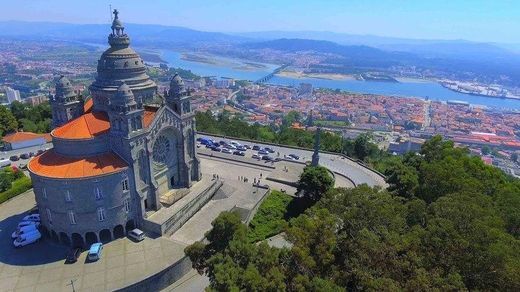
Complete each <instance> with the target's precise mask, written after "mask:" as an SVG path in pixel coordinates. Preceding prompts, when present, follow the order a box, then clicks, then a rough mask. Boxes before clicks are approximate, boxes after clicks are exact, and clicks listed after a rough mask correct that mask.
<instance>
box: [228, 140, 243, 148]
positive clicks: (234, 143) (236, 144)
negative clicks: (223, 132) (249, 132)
mask: <svg viewBox="0 0 520 292" xmlns="http://www.w3.org/2000/svg"><path fill="white" fill-rule="evenodd" d="M229 144H231V145H235V146H236V147H238V146H242V144H240V143H238V142H237V141H231V142H229Z"/></svg>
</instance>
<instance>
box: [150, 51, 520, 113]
mask: <svg viewBox="0 0 520 292" xmlns="http://www.w3.org/2000/svg"><path fill="white" fill-rule="evenodd" d="M160 54H161V58H162V59H164V60H165V61H167V62H168V66H170V67H180V68H183V69H188V70H191V71H192V72H193V73H195V74H197V75H200V76H213V77H217V78H234V79H242V80H252V81H255V80H258V79H260V78H262V77H264V76H266V75H268V74H269V73H271V72H272V71H273V70H274V69H275V68H277V67H279V65H274V64H264V63H256V64H259V65H262V66H248V64H250V63H254V62H251V61H245V60H239V59H233V58H224V57H217V56H210V57H209V58H210V59H211V60H212V62H207V63H203V62H197V61H192V60H185V59H182V53H180V52H177V51H171V50H162V51H160ZM399 81H400V82H399V83H394V82H377V81H358V80H351V79H346V80H330V79H321V78H291V77H282V76H274V77H273V78H272V79H270V80H269V81H268V82H267V83H268V84H275V85H284V86H294V87H298V86H299V84H300V83H310V84H312V85H313V86H314V87H315V88H329V89H340V90H344V91H349V92H354V93H365V94H379V95H386V96H395V97H409V98H421V99H429V100H432V101H443V102H446V101H462V102H467V103H469V104H471V105H476V106H485V107H489V108H496V109H505V110H520V100H515V99H505V98H493V97H485V96H476V95H470V94H464V93H460V92H455V91H452V90H449V89H447V88H444V87H443V86H442V85H440V84H439V83H437V82H434V81H428V80H422V79H421V80H416V79H401V80H399Z"/></svg>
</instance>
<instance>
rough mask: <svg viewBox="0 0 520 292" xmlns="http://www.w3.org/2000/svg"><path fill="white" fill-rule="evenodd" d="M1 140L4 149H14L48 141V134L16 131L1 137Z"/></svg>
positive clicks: (38, 144)
mask: <svg viewBox="0 0 520 292" xmlns="http://www.w3.org/2000/svg"><path fill="white" fill-rule="evenodd" d="M2 142H3V143H4V149H5V150H16V149H22V148H27V147H32V146H40V145H43V144H45V143H48V142H50V136H49V135H48V134H36V133H32V132H16V133H11V134H8V135H5V136H4V137H3V138H2Z"/></svg>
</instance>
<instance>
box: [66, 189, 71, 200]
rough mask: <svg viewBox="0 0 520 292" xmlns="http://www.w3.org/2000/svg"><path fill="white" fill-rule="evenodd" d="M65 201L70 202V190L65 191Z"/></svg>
mask: <svg viewBox="0 0 520 292" xmlns="http://www.w3.org/2000/svg"><path fill="white" fill-rule="evenodd" d="M65 202H72V196H71V195H70V190H66V191H65Z"/></svg>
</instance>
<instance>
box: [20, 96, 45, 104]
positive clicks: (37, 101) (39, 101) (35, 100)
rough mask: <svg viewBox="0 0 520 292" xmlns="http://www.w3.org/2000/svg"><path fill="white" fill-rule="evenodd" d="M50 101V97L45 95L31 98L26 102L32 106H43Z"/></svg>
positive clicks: (26, 99)
mask: <svg viewBox="0 0 520 292" xmlns="http://www.w3.org/2000/svg"><path fill="white" fill-rule="evenodd" d="M48 100H49V97H48V96H45V95H35V96H29V97H27V98H25V99H24V101H25V102H26V103H28V104H30V105H32V106H35V105H39V104H42V103H44V102H46V101H48Z"/></svg>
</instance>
